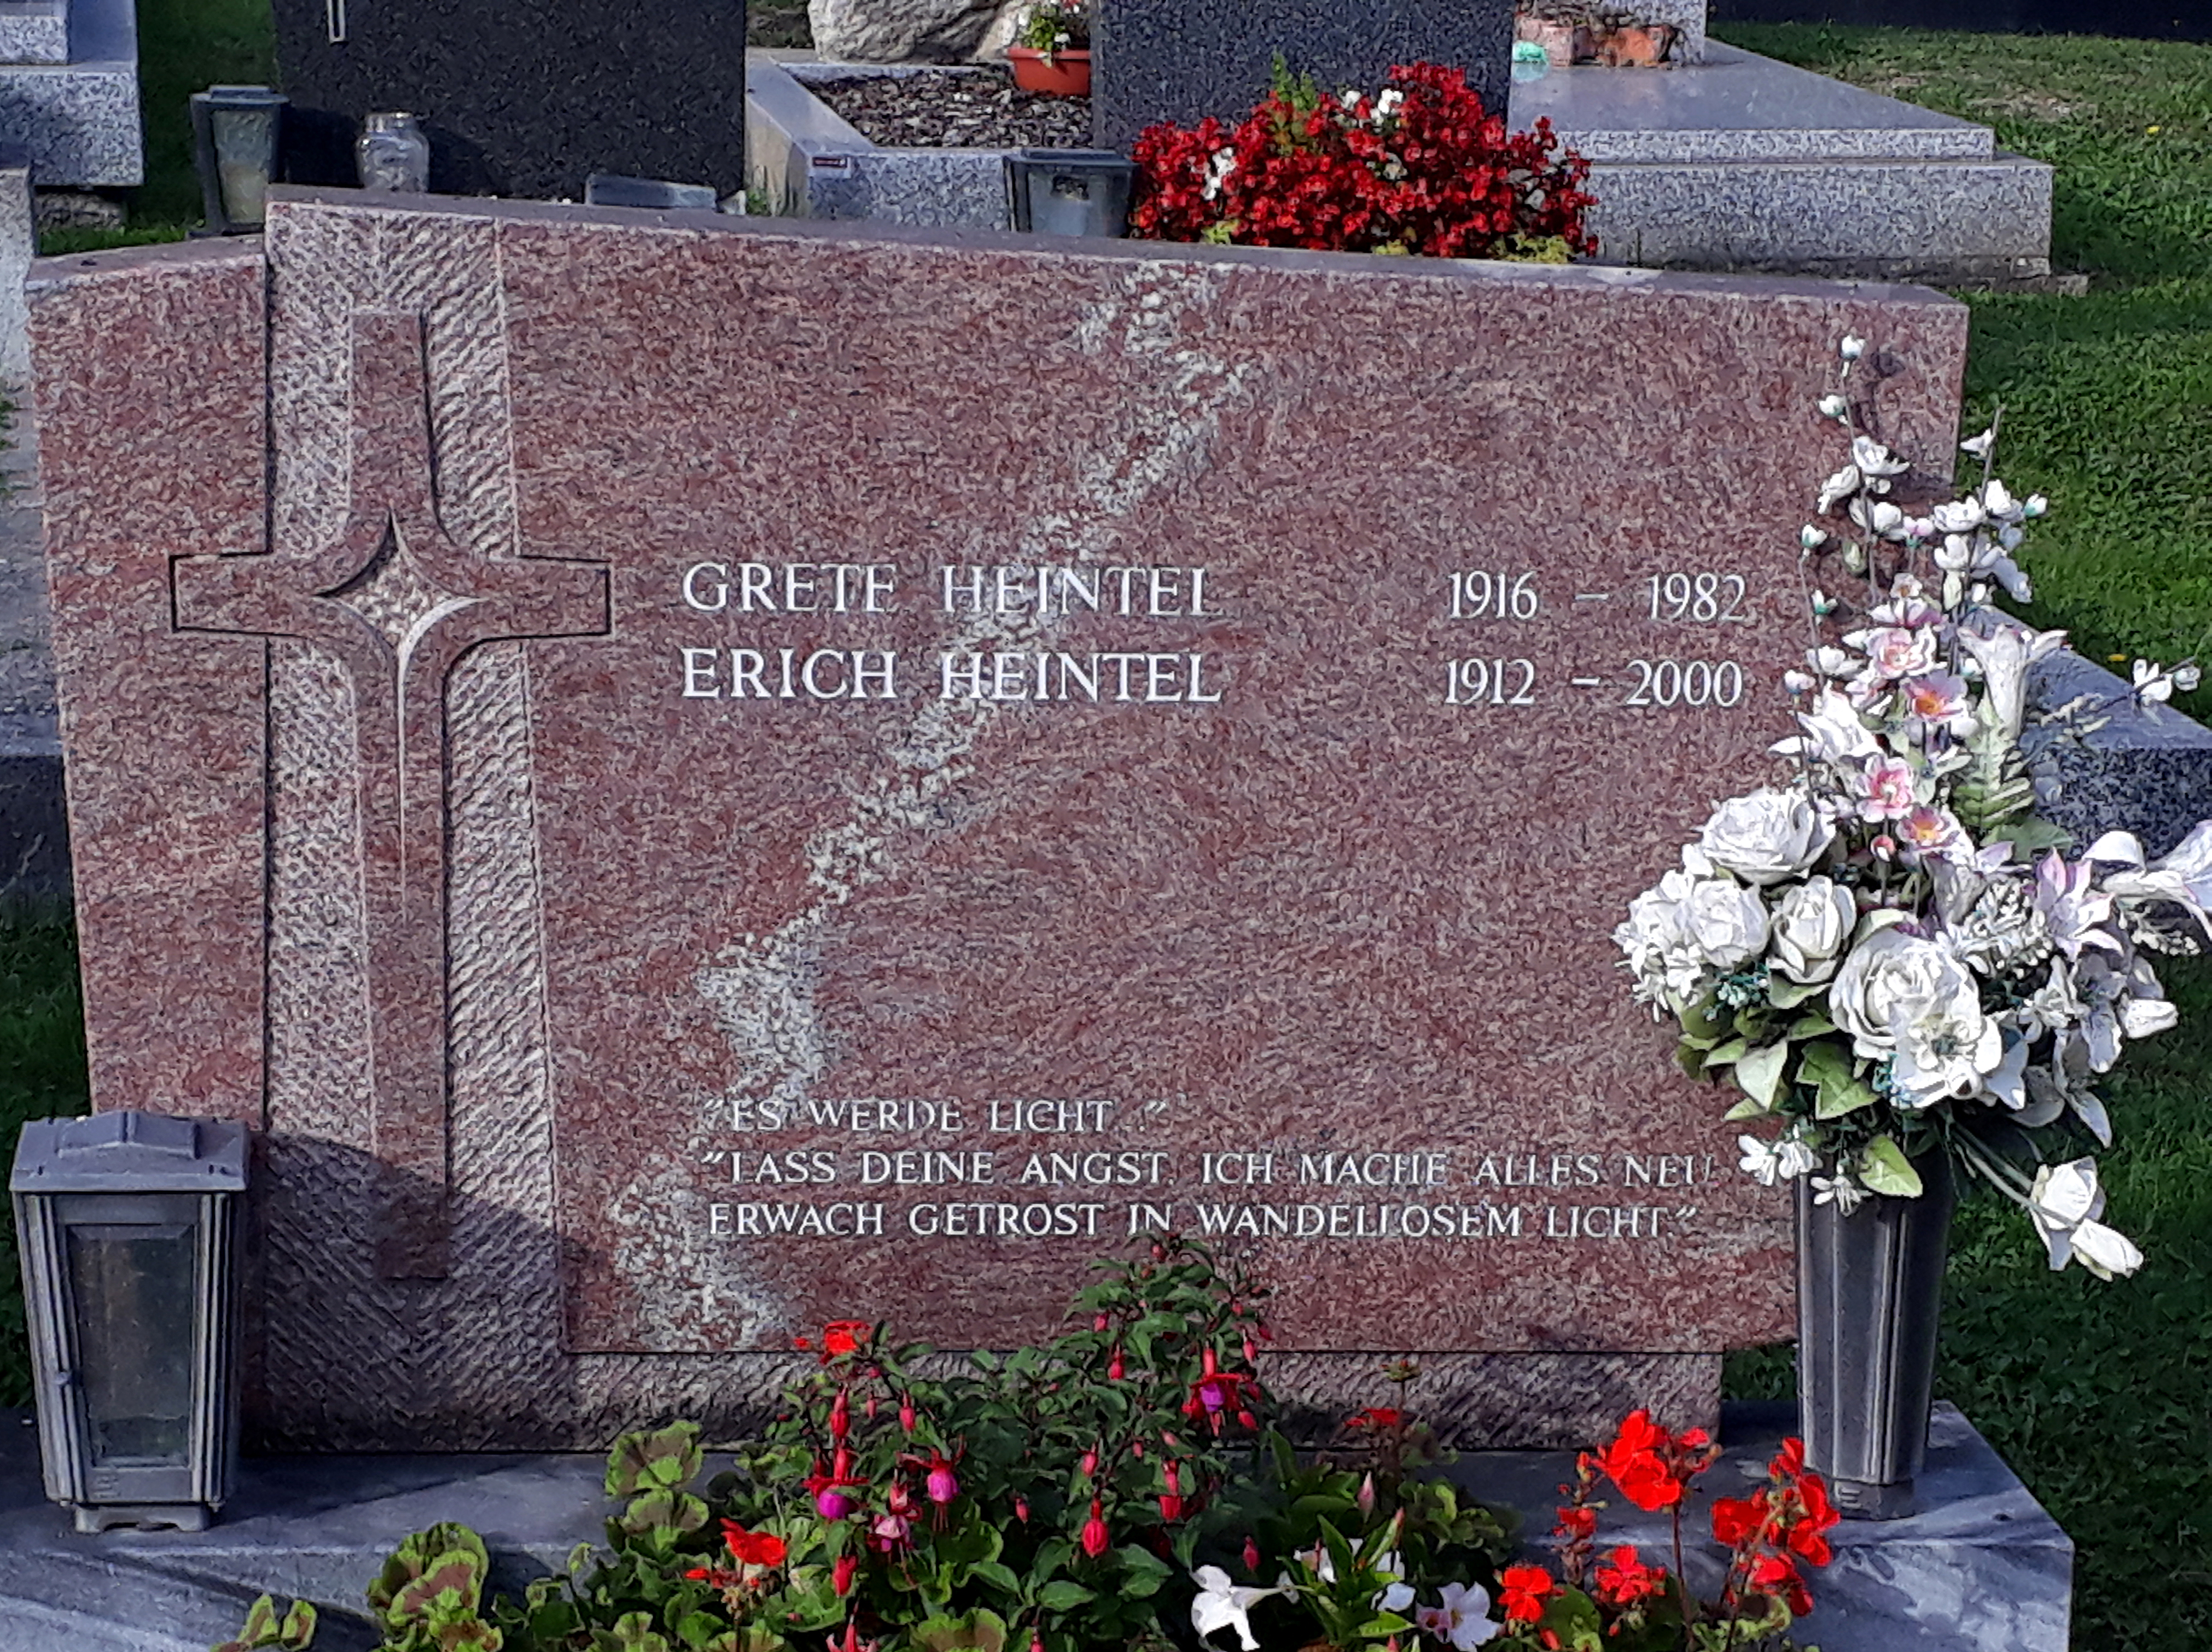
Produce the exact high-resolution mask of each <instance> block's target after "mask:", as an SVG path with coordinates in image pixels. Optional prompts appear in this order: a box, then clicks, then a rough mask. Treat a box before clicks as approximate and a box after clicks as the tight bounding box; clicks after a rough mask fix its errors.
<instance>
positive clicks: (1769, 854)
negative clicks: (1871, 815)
mask: <svg viewBox="0 0 2212 1652" xmlns="http://www.w3.org/2000/svg"><path fill="white" fill-rule="evenodd" d="M1835 835H1836V834H1835V829H1834V828H1833V827H1832V826H1831V825H1830V824H1829V823H1827V822H1826V820H1824V819H1822V818H1821V817H1820V811H1819V810H1817V809H1815V808H1814V806H1813V805H1812V801H1811V800H1810V799H1808V798H1807V797H1806V796H1805V794H1804V793H1802V792H1779V791H1777V790H1775V789H1774V788H1773V787H1760V788H1759V790H1758V791H1756V792H1752V793H1746V794H1745V795H1744V796H1742V797H1740V798H1730V799H1729V800H1728V801H1727V802H1725V803H1723V804H1722V805H1720V806H1719V807H1718V808H1717V809H1715V810H1714V811H1713V816H1712V818H1711V820H1708V821H1707V822H1706V823H1705V831H1704V833H1703V834H1702V835H1700V836H1699V840H1698V842H1699V847H1700V848H1702V849H1703V850H1704V851H1705V853H1706V855H1707V856H1708V857H1709V858H1710V859H1711V861H1712V863H1713V864H1714V865H1717V866H1721V867H1724V868H1726V869H1727V870H1728V871H1729V872H1735V873H1736V874H1737V875H1738V876H1740V877H1742V878H1748V879H1749V880H1750V881H1751V882H1753V883H1754V884H1778V883H1780V882H1782V881H1783V879H1784V878H1794V877H1796V875H1797V874H1798V873H1799V872H1803V871H1804V870H1805V869H1806V868H1807V867H1808V866H1810V865H1812V864H1813V863H1814V861H1815V860H1818V859H1820V856H1821V855H1822V853H1825V852H1826V849H1827V847H1828V845H1829V844H1830V843H1832V842H1833V841H1835Z"/></svg>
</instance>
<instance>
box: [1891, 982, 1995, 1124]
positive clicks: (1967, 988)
mask: <svg viewBox="0 0 2212 1652" xmlns="http://www.w3.org/2000/svg"><path fill="white" fill-rule="evenodd" d="M1889 1034H1890V1040H1891V1042H1892V1043H1893V1044H1894V1045H1895V1046H1896V1048H1897V1054H1896V1056H1895V1057H1894V1058H1893V1062H1892V1065H1891V1069H1890V1083H1891V1085H1892V1087H1893V1090H1894V1092H1895V1094H1896V1095H1897V1097H1898V1099H1899V1101H1901V1102H1904V1104H1905V1106H1907V1107H1933V1106H1934V1105H1935V1104H1936V1102H1940V1101H1943V1100H1946V1099H1949V1098H1956V1097H1960V1096H1972V1094H1974V1093H1975V1091H1977V1090H1980V1089H1981V1088H1982V1085H1983V1082H1984V1078H1985V1076H1986V1075H1988V1074H1990V1073H1992V1072H1996V1069H1997V1066H1998V1064H1999V1063H2000V1062H2001V1061H2002V1060H2003V1059H2004V1034H2003V1033H2002V1031H2001V1030H2000V1029H1999V1028H1998V1026H1997V1023H1996V1022H1994V1021H1992V1020H1990V1018H1989V1017H1987V1016H1985V1015H1984V1014H1983V1013H1982V995H1981V989H1980V987H1979V986H1978V985H1977V984H1976V982H1975V981H1973V979H1972V976H1968V977H1967V979H1966V981H1964V983H1963V984H1962V985H1961V987H1960V990H1959V991H1956V992H1954V993H1950V994H1949V995H1948V997H1943V998H1936V999H1923V1000H1917V1001H1914V1002H1912V1003H1909V1004H1902V1005H1899V1007H1898V1008H1897V1010H1896V1011H1894V1013H1893V1015H1892V1017H1891V1019H1890V1025H1889Z"/></svg>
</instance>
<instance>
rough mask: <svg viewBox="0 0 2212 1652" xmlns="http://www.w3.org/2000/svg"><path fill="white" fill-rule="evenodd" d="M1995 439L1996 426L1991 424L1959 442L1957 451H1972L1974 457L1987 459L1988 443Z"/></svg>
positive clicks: (1988, 452)
mask: <svg viewBox="0 0 2212 1652" xmlns="http://www.w3.org/2000/svg"><path fill="white" fill-rule="evenodd" d="M1996 439H1997V428H1996V426H1995V425H1991V426H1990V428H1988V429H1986V430H1984V431H1983V432H1982V434H1980V435H1978V436H1974V437H1971V438H1969V439H1968V440H1965V441H1962V442H1960V444H1959V451H1960V452H1962V453H1972V455H1973V456H1974V457H1975V458H1976V459H1987V458H1988V457H1989V456H1990V444H1991V443H1992V442H1994V441H1996Z"/></svg>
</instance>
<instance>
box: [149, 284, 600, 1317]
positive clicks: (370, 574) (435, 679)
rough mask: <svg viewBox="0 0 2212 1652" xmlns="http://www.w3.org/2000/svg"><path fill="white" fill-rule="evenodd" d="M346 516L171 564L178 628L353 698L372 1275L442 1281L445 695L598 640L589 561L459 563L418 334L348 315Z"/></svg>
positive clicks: (593, 570) (417, 324) (400, 324)
mask: <svg viewBox="0 0 2212 1652" xmlns="http://www.w3.org/2000/svg"><path fill="white" fill-rule="evenodd" d="M352 403H353V430H352V438H351V440H352V502H351V508H350V511H349V515H348V517H347V519H346V522H345V525H344V526H343V529H342V530H341V531H339V533H338V535H337V537H336V538H333V539H332V540H331V542H330V543H329V544H325V545H324V546H322V547H321V548H320V549H319V550H312V551H301V552H293V551H289V550H279V551H273V552H270V553H268V554H265V555H251V556H186V557H180V558H179V559H177V560H176V561H175V562H173V564H172V569H173V593H174V598H175V604H176V607H175V612H176V624H177V628H178V629H179V630H185V631H211V632H224V633H229V634H233V635H258V636H286V637H300V638H304V639H306V640H307V641H312V642H313V643H316V644H317V645H319V647H323V648H325V649H327V650H328V651H329V652H330V653H332V654H334V655H336V656H337V659H339V661H340V662H341V663H342V664H343V666H344V668H345V671H346V673H347V675H348V676H349V677H350V679H351V681H352V686H353V701H354V732H355V740H356V754H357V761H358V763H359V766H360V777H359V782H358V785H359V818H360V823H361V828H360V829H361V856H362V900H363V908H364V909H363V914H362V917H363V922H364V925H365V929H366V936H367V943H368V1017H369V1046H370V1057H369V1060H370V1066H371V1074H372V1084H373V1092H372V1093H373V1102H372V1105H373V1119H372V1127H373V1141H374V1151H375V1155H376V1157H377V1158H378V1159H379V1160H380V1161H381V1163H382V1165H383V1167H384V1169H383V1175H384V1178H385V1181H386V1186H385V1187H384V1189H383V1190H382V1193H383V1198H382V1210H381V1214H380V1228H379V1236H378V1250H377V1257H376V1265H377V1272H378V1273H379V1274H380V1277H383V1278H443V1277H445V1273H446V1266H447V1257H446V1249H447V1228H448V1214H447V1163H448V1131H447V1122H448V1095H447V1068H448V1050H447V1030H446V1029H447V1011H448V986H447V971H446V961H447V935H446V896H447V865H446V848H447V831H448V824H447V795H446V779H447V752H446V732H447V731H446V684H447V677H448V675H449V673H450V672H451V671H452V670H453V666H454V665H456V664H457V663H458V662H459V660H460V659H461V657H462V656H463V655H465V654H466V653H468V652H469V651H470V650H471V648H474V647H477V645H478V644H480V643H484V642H490V641H498V640H503V639H513V638H523V637H563V636H591V635H605V634H606V632H607V631H608V629H609V620H608V608H607V570H606V567H605V564H604V563H598V562H575V561H563V560H556V559H554V558H550V557H539V556H526V557H521V558H519V559H516V560H513V561H491V560H488V559H485V558H483V557H479V556H472V555H471V554H469V553H468V552H466V551H465V550H463V549H462V548H461V547H460V546H459V545H458V544H455V543H454V542H453V540H452V539H451V538H448V537H447V533H446V531H445V529H444V528H443V526H442V525H441V523H440V520H439V517H438V506H437V465H436V454H435V448H434V446H433V444H432V439H431V428H430V417H429V399H428V380H427V372H426V365H425V357H424V337H423V319H422V317H421V316H419V315H416V314H413V313H394V312H389V311H374V310H365V311H360V312H356V314H355V317H354V329H353V366H352Z"/></svg>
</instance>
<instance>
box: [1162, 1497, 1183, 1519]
mask: <svg viewBox="0 0 2212 1652" xmlns="http://www.w3.org/2000/svg"><path fill="white" fill-rule="evenodd" d="M1160 1518H1161V1519H1162V1520H1164V1521H1178V1520H1181V1519H1182V1498H1181V1497H1177V1496H1176V1494H1175V1493H1174V1492H1172V1491H1164V1492H1162V1493H1161V1494H1160Z"/></svg>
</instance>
